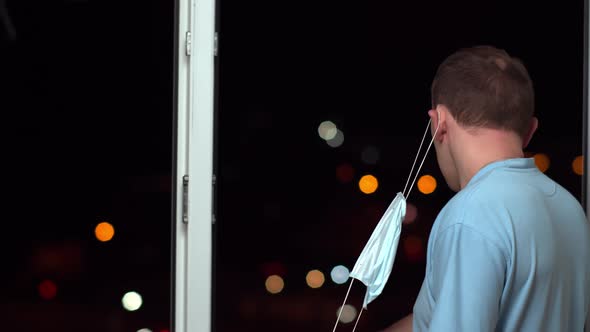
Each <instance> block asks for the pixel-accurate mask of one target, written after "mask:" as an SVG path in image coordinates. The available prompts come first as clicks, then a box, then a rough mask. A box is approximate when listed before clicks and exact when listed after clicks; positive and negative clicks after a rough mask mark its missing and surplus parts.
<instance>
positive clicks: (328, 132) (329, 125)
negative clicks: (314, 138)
mask: <svg viewBox="0 0 590 332" xmlns="http://www.w3.org/2000/svg"><path fill="white" fill-rule="evenodd" d="M337 132H338V128H336V125H335V124H334V122H332V121H324V122H322V123H320V125H319V126H318V134H319V135H320V137H321V138H322V139H324V140H326V141H328V140H331V139H333V138H334V137H336V133H337Z"/></svg>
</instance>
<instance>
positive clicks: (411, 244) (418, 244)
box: [403, 235, 424, 262]
mask: <svg viewBox="0 0 590 332" xmlns="http://www.w3.org/2000/svg"><path fill="white" fill-rule="evenodd" d="M403 248H404V253H405V255H406V258H407V259H408V260H409V261H411V262H418V261H420V260H422V258H423V257H424V245H423V241H422V239H421V238H419V237H417V236H415V235H408V236H406V237H405V238H404V239H403Z"/></svg>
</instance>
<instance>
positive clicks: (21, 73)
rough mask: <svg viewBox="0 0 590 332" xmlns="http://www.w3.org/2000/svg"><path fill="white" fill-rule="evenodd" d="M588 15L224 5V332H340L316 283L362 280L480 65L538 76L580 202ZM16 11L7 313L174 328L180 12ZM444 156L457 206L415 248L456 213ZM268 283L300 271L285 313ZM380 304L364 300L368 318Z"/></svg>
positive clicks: (90, 6)
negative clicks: (345, 175) (435, 105)
mask: <svg viewBox="0 0 590 332" xmlns="http://www.w3.org/2000/svg"><path fill="white" fill-rule="evenodd" d="M583 4H584V2H583V1H567V2H561V3H541V2H538V1H536V2H535V1H520V2H516V3H515V2H510V1H498V2H494V3H485V4H483V3H481V2H456V1H447V2H444V3H443V2H440V1H414V2H398V3H396V4H395V5H394V4H392V3H389V2H379V1H364V2H356V3H342V2H337V1H313V2H312V1H308V2H305V1H303V2H285V1H269V0H264V1H253V2H252V1H251V2H244V1H232V2H229V1H219V34H220V45H219V47H220V48H219V58H218V62H219V71H218V73H217V78H218V83H219V90H218V94H219V97H218V100H217V106H218V107H217V111H218V123H217V126H218V128H219V129H218V132H217V143H218V144H217V146H218V150H217V151H216V168H217V169H216V172H217V175H218V177H219V185H218V186H217V191H216V193H215V195H216V201H217V211H216V213H217V215H218V217H217V220H218V223H217V226H216V233H215V239H214V240H215V250H216V253H217V256H216V262H215V263H216V271H215V276H216V288H215V294H216V298H215V307H214V309H215V316H214V321H215V326H216V327H217V330H218V331H233V330H235V329H236V327H240V328H241V329H242V330H256V331H277V330H282V331H301V330H307V331H320V330H321V331H323V330H326V329H328V328H330V327H331V326H332V324H333V320H334V319H335V315H334V313H335V311H336V308H337V307H338V306H339V305H340V303H341V301H342V300H343V296H344V294H345V291H346V289H345V286H336V285H334V284H333V283H332V282H331V281H330V280H327V281H326V284H325V286H324V287H323V288H320V289H313V290H312V289H309V288H308V287H307V286H306V285H305V274H306V273H307V271H309V270H310V269H321V270H322V271H324V273H325V274H326V277H327V278H328V279H329V271H330V269H331V267H332V266H333V265H335V264H345V265H348V266H349V268H351V267H352V265H353V264H354V260H355V259H356V256H357V255H358V254H359V253H360V250H361V249H362V246H364V244H365V241H366V239H367V238H368V236H369V235H370V232H371V230H372V227H373V225H374V223H375V222H377V218H378V217H379V216H380V213H381V212H382V211H383V210H384V209H385V207H386V205H387V204H388V203H389V201H390V200H391V199H392V198H393V196H394V195H395V193H396V192H397V191H400V190H401V189H403V184H404V183H405V180H406V177H407V173H408V172H409V170H410V167H411V162H412V161H413V158H414V153H415V150H416V149H417V147H418V144H419V141H420V139H421V137H422V133H423V130H424V128H425V126H426V123H427V121H428V119H427V115H426V111H427V110H428V107H429V98H430V96H429V86H430V81H431V79H432V77H433V75H434V72H435V70H436V67H437V65H438V63H439V62H441V61H442V60H443V59H444V58H445V57H446V56H447V55H449V54H450V53H451V52H453V51H454V50H456V49H457V48H459V47H466V46H472V45H476V44H492V45H495V46H498V47H500V48H504V49H506V50H507V51H508V52H509V53H511V54H512V55H515V56H517V57H519V58H521V59H522V60H523V61H524V63H525V65H526V66H527V67H528V69H529V71H530V74H531V77H532V79H533V82H534V84H535V89H536V103H537V116H538V117H539V119H540V123H541V126H540V130H539V132H538V134H537V136H536V137H535V138H534V139H533V142H532V144H531V145H530V146H529V148H528V150H527V151H529V152H532V153H536V152H543V153H546V154H547V155H549V156H550V158H551V167H550V168H549V170H548V171H547V174H548V175H549V176H551V177H552V178H554V179H555V180H556V181H558V182H559V183H561V184H562V185H563V186H565V187H566V188H567V189H569V190H570V191H571V192H572V193H573V194H574V195H575V196H576V197H578V198H580V194H581V179H580V177H579V176H577V175H575V174H573V173H572V172H571V168H570V164H571V161H572V160H573V158H574V157H575V156H577V155H579V154H581V152H582V114H583V113H582V101H583V86H582V84H583V30H582V29H583ZM7 8H8V11H9V13H10V15H11V17H12V18H13V20H14V25H15V27H16V30H17V39H16V40H15V41H8V40H6V38H4V37H5V36H3V38H4V39H2V40H1V44H0V56H1V58H2V61H1V62H0V66H1V67H0V81H1V82H2V86H3V88H2V94H1V97H2V99H1V100H2V104H1V105H2V110H3V111H4V112H3V114H4V117H5V120H4V121H3V123H4V126H3V127H4V128H5V129H4V133H5V134H6V139H5V140H4V143H5V148H4V150H5V151H6V152H7V153H5V155H6V156H7V157H6V158H5V159H4V160H5V165H6V166H7V170H5V179H6V181H5V183H7V184H8V186H7V188H8V189H6V190H5V194H7V196H8V197H9V200H8V204H7V205H8V206H7V207H6V208H5V209H6V210H5V220H4V225H5V227H4V229H5V231H6V233H5V234H6V235H5V237H4V239H3V241H1V242H0V243H1V244H0V249H1V250H2V254H3V256H4V264H5V268H4V269H3V271H4V273H3V274H2V279H1V280H2V281H3V282H2V283H1V285H2V286H1V287H0V290H2V294H3V296H0V310H3V311H4V312H8V313H9V316H10V317H12V320H10V321H9V322H8V323H7V324H9V325H10V326H11V327H12V326H13V325H14V326H20V327H23V328H25V329H26V327H27V326H28V327H29V330H43V331H48V330H58V329H59V330H60V331H79V330H85V331H94V330H92V328H95V330H96V331H136V330H137V329H138V328H141V327H151V328H152V329H153V330H155V331H159V330H158V329H161V328H166V327H167V326H169V322H168V310H169V304H168V296H169V295H168V294H169V291H170V290H169V287H170V283H169V278H170V273H169V270H170V268H169V266H170V231H171V228H170V225H171V220H170V204H171V196H170V195H171V193H170V183H171V179H170V175H171V169H172V167H173V160H172V156H173V151H172V146H173V134H174V133H173V129H172V128H173V124H172V120H173V110H174V109H173V105H174V101H173V100H172V98H173V97H172V96H173V77H174V76H173V72H172V71H173V61H174V58H173V56H174V53H173V38H174V34H173V32H174V29H173V18H174V8H173V1H163V0H158V1H157V0H151V1H147V2H146V1H136V0H133V1H126V2H120V1H112V0H111V1H96V0H86V1H84V0H78V1H65V0H62V1H59V0H53V1H40V0H28V1H26V0H12V1H11V0H7ZM324 120H331V121H333V122H334V123H336V124H337V125H338V127H339V128H340V129H342V131H343V132H344V134H345V140H344V144H343V145H342V146H341V147H339V148H331V147H329V146H327V145H326V143H325V142H324V141H323V140H321V139H320V138H319V136H318V135H317V127H318V125H319V124H320V122H322V121H324ZM368 145H372V146H375V147H376V148H378V149H379V151H380V160H379V162H378V163H377V164H376V165H367V164H363V163H362V162H361V158H360V155H361V152H362V150H363V148H365V147H366V146H368ZM433 153H434V152H433V151H431V156H430V157H429V158H428V159H427V161H426V163H425V166H424V170H423V172H424V173H429V174H432V175H433V176H435V177H436V178H437V179H438V180H439V186H438V188H437V190H436V191H435V192H434V193H433V194H432V195H428V196H426V195H422V194H420V193H419V192H418V191H417V190H414V191H413V193H412V196H413V197H411V198H410V202H412V203H413V204H415V205H416V206H417V207H418V219H417V220H416V222H415V223H414V224H411V225H408V226H406V227H405V228H404V231H403V235H402V237H403V238H407V237H412V238H414V239H416V238H417V239H420V241H422V246H425V241H426V239H427V235H428V232H429V230H430V226H431V224H432V222H433V221H434V218H435V216H436V213H437V212H438V210H439V209H440V208H441V207H442V206H443V205H444V203H445V202H446V201H447V200H448V199H449V198H450V197H452V192H451V191H450V190H449V189H448V188H447V187H446V185H445V184H444V183H443V180H442V176H441V175H440V172H439V171H438V169H437V166H436V161H435V158H434V156H433V155H432V154H433ZM342 163H348V164H350V165H352V167H353V168H354V170H355V174H354V181H358V178H359V177H360V176H361V175H362V174H365V173H371V174H374V175H375V176H377V177H378V179H379V181H380V187H379V189H378V190H377V192H376V193H375V194H373V195H364V194H362V193H360V192H359V190H358V188H357V187H356V185H355V182H354V181H353V182H352V183H346V184H342V183H339V182H338V181H337V179H336V176H335V170H336V167H337V166H338V165H340V164H342ZM5 201H6V200H5ZM101 220H109V221H112V223H113V224H114V225H115V227H116V235H115V238H114V239H113V240H112V241H111V242H109V243H99V242H98V241H96V239H95V238H94V237H93V233H92V232H93V228H94V226H95V225H96V223H97V222H98V221H101ZM402 241H403V239H402ZM56 257H57V258H56ZM40 261H42V262H45V263H43V264H42V263H39V262H40ZM47 262H49V263H47ZM268 263H278V264H279V265H282V268H283V269H284V271H283V272H284V279H285V284H286V286H285V290H284V291H283V292H282V293H281V294H278V295H274V296H271V295H269V294H268V293H267V292H266V291H265V289H264V278H265V277H266V275H265V273H266V272H267V271H266V270H265V268H264V267H265V266H268V265H265V264H268ZM423 269H424V259H423V257H421V258H418V259H416V260H412V259H410V258H408V257H407V253H406V252H405V251H404V249H403V245H402V244H400V250H399V252H398V259H396V265H395V266H394V271H393V273H392V277H391V278H390V282H389V284H388V286H387V287H386V289H385V291H384V293H383V295H382V297H381V298H380V299H379V300H378V301H376V302H375V303H374V305H373V307H372V308H371V309H370V311H369V314H366V316H364V315H363V319H362V320H361V323H360V324H359V328H361V329H362V330H363V331H370V330H375V329H377V328H382V327H384V326H385V325H386V324H389V323H391V322H393V321H394V320H396V319H398V318H400V317H401V316H403V315H405V314H407V313H408V312H409V310H411V306H412V304H413V300H414V298H415V296H416V295H417V290H418V287H419V286H420V283H421V280H422V277H423ZM44 279H51V280H54V281H55V282H56V284H57V285H58V287H59V291H58V295H57V297H56V298H55V299H53V300H51V301H45V300H42V299H40V298H39V296H38V294H37V291H36V287H37V284H38V282H39V281H41V280H44ZM132 288H133V289H137V290H138V291H140V292H141V293H142V294H143V295H144V297H145V305H144V307H143V308H142V309H141V310H139V311H138V312H135V313H128V312H125V311H124V310H123V308H122V307H121V305H120V297H121V294H122V293H124V292H125V291H127V290H128V289H132ZM362 295H363V294H362V288H361V287H360V286H359V287H357V288H355V289H354V291H353V296H352V298H351V300H350V301H352V302H353V303H360V302H361V301H362V300H361V299H362ZM310 308H311V309H310ZM31 317H34V318H35V319H31ZM23 322H27V323H26V324H25V323H23ZM89 322H90V323H91V325H92V326H90V327H89V326H88V324H89ZM11 324H12V325H11ZM23 324H24V325H23ZM35 324H37V325H35ZM41 326H43V327H44V328H43V329H41V328H40V327H41ZM47 326H51V327H52V328H47ZM347 328H348V327H347Z"/></svg>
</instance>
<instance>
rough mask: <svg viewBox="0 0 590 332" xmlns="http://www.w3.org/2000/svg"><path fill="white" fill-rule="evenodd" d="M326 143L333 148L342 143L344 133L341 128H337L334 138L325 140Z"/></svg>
mask: <svg viewBox="0 0 590 332" xmlns="http://www.w3.org/2000/svg"><path fill="white" fill-rule="evenodd" d="M326 143H328V145H329V146H331V147H333V148H337V147H339V146H340V145H342V143H344V133H343V132H342V130H340V129H337V132H336V136H334V138H332V139H329V140H327V141H326Z"/></svg>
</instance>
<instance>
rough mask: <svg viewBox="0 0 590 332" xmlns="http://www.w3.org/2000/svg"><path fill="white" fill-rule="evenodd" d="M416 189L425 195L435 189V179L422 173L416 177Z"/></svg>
mask: <svg viewBox="0 0 590 332" xmlns="http://www.w3.org/2000/svg"><path fill="white" fill-rule="evenodd" d="M418 190H420V192H421V193H423V194H425V195H428V194H432V193H433V192H434V190H436V179H435V178H434V177H433V176H432V175H428V174H426V175H422V176H421V177H420V179H418Z"/></svg>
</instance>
